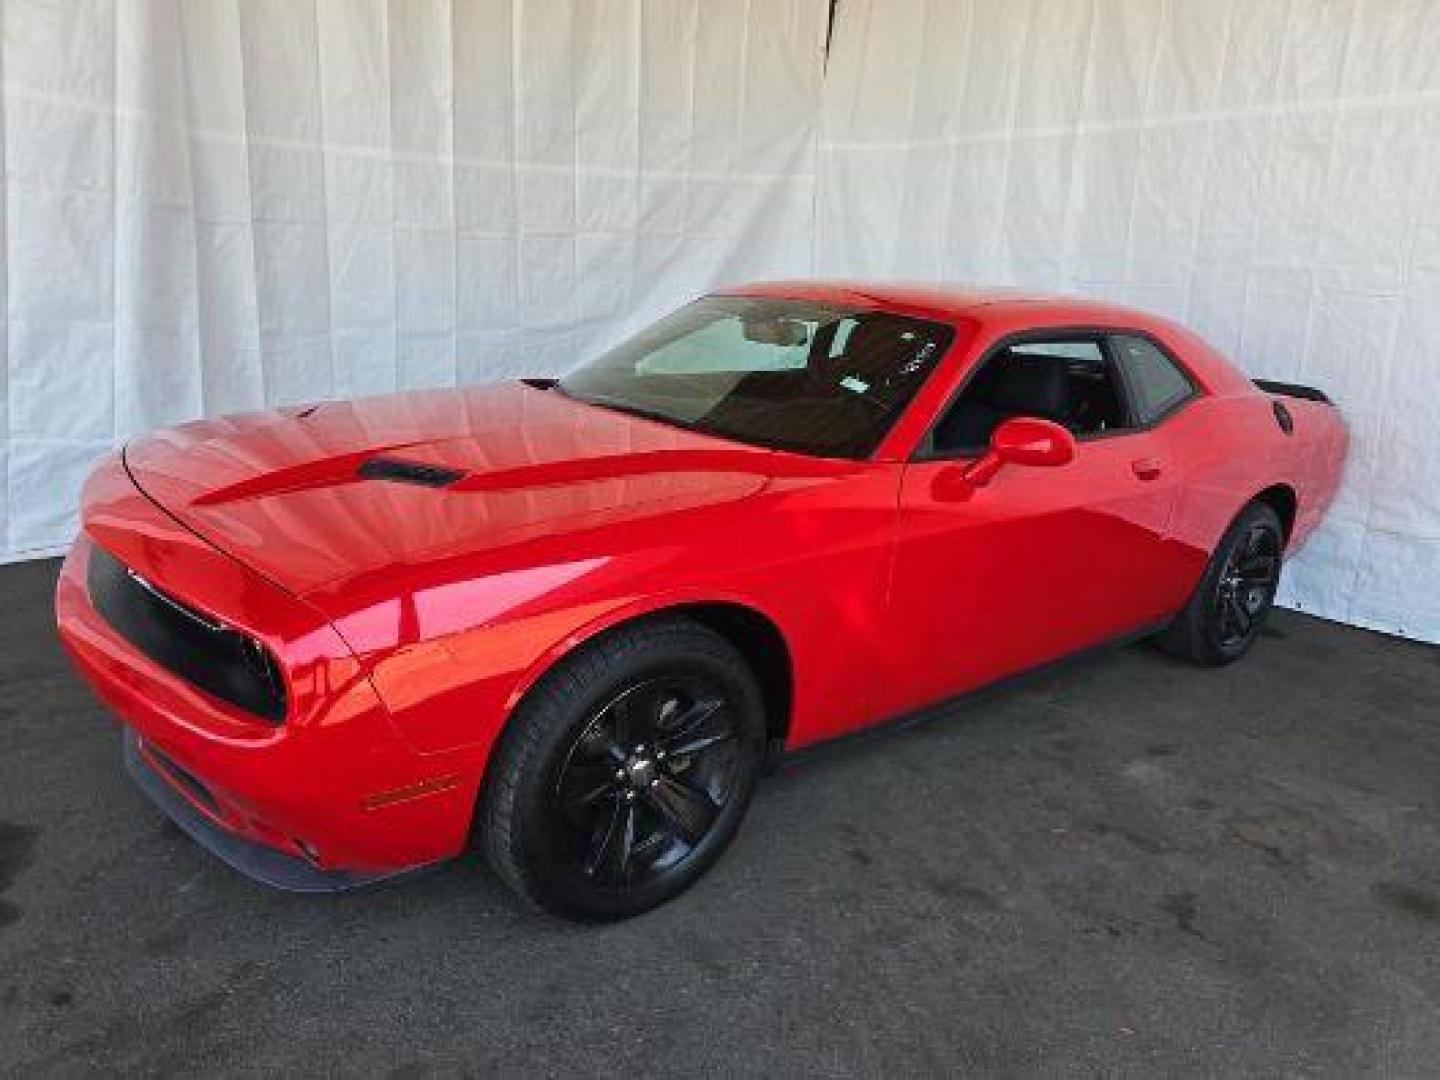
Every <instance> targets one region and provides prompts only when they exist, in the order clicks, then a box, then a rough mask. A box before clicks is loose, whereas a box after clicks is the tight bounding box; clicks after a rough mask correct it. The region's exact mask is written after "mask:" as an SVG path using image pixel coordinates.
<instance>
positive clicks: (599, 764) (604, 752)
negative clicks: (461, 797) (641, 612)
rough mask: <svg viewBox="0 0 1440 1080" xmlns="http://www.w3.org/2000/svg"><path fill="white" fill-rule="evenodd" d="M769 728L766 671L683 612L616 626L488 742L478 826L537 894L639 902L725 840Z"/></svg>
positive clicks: (627, 911) (615, 915)
mask: <svg viewBox="0 0 1440 1080" xmlns="http://www.w3.org/2000/svg"><path fill="white" fill-rule="evenodd" d="M766 738H767V720H766V711H765V702H764V698H763V696H762V695H761V692H760V687H759V684H758V683H757V682H756V679H755V676H754V673H753V672H752V671H751V669H750V666H749V665H748V664H747V663H746V661H745V659H744V658H743V657H742V656H741V655H740V653H739V652H737V651H736V648H735V647H734V646H733V645H731V644H730V642H729V641H727V640H726V639H724V638H722V637H720V636H719V635H718V634H716V633H714V632H713V631H711V630H709V629H707V628H706V627H704V626H702V625H700V624H699V623H696V622H693V621H691V620H689V619H686V618H683V617H679V616H664V617H661V616H657V617H654V618H652V619H648V620H644V621H641V622H638V623H635V624H630V625H626V626H622V627H619V628H618V629H616V630H613V631H611V632H609V633H608V634H605V635H603V636H602V637H600V638H599V639H598V640H596V641H593V642H590V643H588V644H586V645H584V646H582V647H581V648H579V649H577V650H576V651H575V652H574V653H572V654H571V655H569V656H567V657H565V658H564V659H563V660H561V661H560V662H559V663H557V664H556V665H555V666H554V668H552V669H551V670H550V671H549V672H547V673H546V675H545V676H544V677H543V678H542V679H541V680H540V681H539V682H538V683H536V685H535V687H534V688H533V689H532V690H531V691H530V692H529V693H528V694H526V695H525V697H524V698H523V699H522V701H521V703H520V705H519V706H518V707H517V708H516V710H515V712H514V714H513V715H512V716H511V718H510V720H509V722H508V723H507V724H506V727H505V731H504V732H503V733H502V736H501V738H500V741H499V742H498V744H497V745H496V748H495V750H494V752H493V753H492V755H491V763H490V767H489V770H488V773H487V775H486V777H485V782H484V786H483V788H482V791H481V796H482V798H481V804H480V806H479V808H478V809H479V812H478V814H477V815H476V832H477V839H478V840H479V841H480V842H481V843H482V845H483V847H484V850H485V852H486V855H487V856H488V858H489V861H490V865H491V866H492V867H493V868H494V869H495V871H496V872H497V873H498V874H499V876H500V878H501V879H502V880H503V881H504V882H505V883H506V884H508V885H509V886H510V887H511V888H512V889H514V890H515V892H517V893H518V894H520V896H522V897H523V898H525V899H526V900H529V901H530V902H531V903H532V904H534V905H536V906H537V907H540V908H543V909H544V910H546V911H549V912H552V913H554V914H557V915H563V916H565V917H567V918H572V919H580V920H584V921H590V922H597V921H608V920H614V919H623V918H628V917H630V916H632V915H638V914H639V913H641V912H643V911H646V910H648V909H650V908H653V907H655V906H656V905H657V904H662V903H664V902H665V901H667V900H669V899H671V898H672V897H674V896H677V895H679V894H680V893H681V892H683V891H684V890H685V889H687V888H689V887H690V886H691V885H692V884H694V883H695V881H697V880H698V879H699V878H700V876H701V875H702V874H704V873H705V871H706V870H708V869H709V868H710V866H711V865H713V864H714V862H715V860H716V859H718V858H719V857H720V855H721V854H722V853H723V852H724V850H725V848H726V847H727V846H729V844H730V842H731V840H733V839H734V837H735V834H736V832H737V831H738V830H739V828H740V822H741V820H742V819H743V818H744V816H745V810H746V808H747V806H748V805H749V802H750V797H751V795H752V794H753V793H754V790H755V783H756V781H757V779H758V777H759V774H760V766H761V762H762V760H763V757H764V747H765V741H766Z"/></svg>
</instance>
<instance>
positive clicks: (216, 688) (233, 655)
mask: <svg viewBox="0 0 1440 1080" xmlns="http://www.w3.org/2000/svg"><path fill="white" fill-rule="evenodd" d="M88 578H89V581H88V584H89V588H90V603H91V604H93V605H94V606H95V610H96V611H98V612H99V613H100V615H101V616H102V617H103V618H104V619H105V621H106V622H108V623H109V624H110V625H111V626H112V627H113V628H114V629H115V632H116V633H117V634H119V635H120V636H121V637H123V638H124V639H125V640H126V641H128V642H130V644H131V645H134V646H135V648H137V649H139V650H140V651H141V652H142V653H144V654H145V655H146V656H148V657H149V658H150V659H151V660H153V661H155V663H157V664H159V665H160V666H161V667H163V668H165V669H166V670H167V671H171V672H174V673H175V674H176V675H178V676H180V678H182V679H184V680H185V681H186V682H188V683H190V684H192V685H194V686H196V687H198V688H199V689H201V690H204V691H205V692H206V693H207V694H211V695H213V696H215V697H217V698H219V699H220V700H221V701H227V702H229V703H230V704H231V705H234V706H236V707H238V708H241V709H244V710H245V711H246V712H250V713H254V714H255V715H256V716H259V717H262V718H263V719H266V720H269V721H270V722H272V723H276V724H278V723H280V721H281V720H283V719H284V718H285V683H284V680H282V679H281V677H280V671H279V669H278V668H277V667H276V664H275V660H274V658H273V657H272V656H271V655H270V653H269V651H268V650H267V649H266V648H265V647H264V646H263V645H261V644H260V643H259V642H258V641H256V640H255V639H254V638H251V637H249V636H247V635H245V634H242V633H240V632H239V631H237V630H232V629H230V628H229V627H228V626H225V625H223V624H221V623H218V622H216V621H215V620H213V619H211V618H209V617H208V616H206V615H203V614H202V613H200V612H198V611H195V610H194V609H193V608H190V607H188V606H186V605H185V604H183V603H181V602H180V601H179V600H176V599H175V598H174V597H172V596H169V595H168V594H166V593H165V592H163V591H162V590H160V589H158V588H156V587H155V586H154V585H151V584H150V583H149V582H148V581H146V580H145V579H143V578H141V577H139V576H138V575H136V574H134V573H132V572H131V571H130V570H128V569H126V568H125V567H124V566H122V565H121V564H120V563H119V562H118V561H117V560H116V559H115V558H114V556H112V555H110V553H109V552H107V551H105V550H104V549H103V548H100V547H93V546H92V547H91V549H90V570H89V574H88Z"/></svg>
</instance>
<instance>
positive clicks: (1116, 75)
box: [816, 0, 1440, 641]
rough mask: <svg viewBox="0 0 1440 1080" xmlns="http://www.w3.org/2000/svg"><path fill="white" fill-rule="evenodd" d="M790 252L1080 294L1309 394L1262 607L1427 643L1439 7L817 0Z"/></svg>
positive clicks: (1437, 513)
mask: <svg viewBox="0 0 1440 1080" xmlns="http://www.w3.org/2000/svg"><path fill="white" fill-rule="evenodd" d="M817 174H818V175H819V177H820V181H819V184H820V191H819V210H818V215H817V247H816V265H817V267H818V268H819V269H821V270H822V271H823V272H825V273H827V274H839V273H846V274H853V275H856V276H861V277H875V278H939V279H964V280H969V281H978V282H985V283H1000V284H1017V285H1026V286H1038V287H1045V288H1049V289H1058V290H1064V291H1071V292H1080V293H1086V294H1091V295H1098V296H1101V297H1105V298H1108V299H1114V300H1119V301H1122V302H1125V303H1129V304H1133V305H1135V306H1138V307H1143V308H1147V309H1150V310H1154V311H1158V312H1160V313H1162V314H1167V315H1170V316H1173V317H1175V318H1177V319H1179V320H1180V321H1182V322H1185V323H1187V324H1189V325H1190V326H1192V327H1194V328H1195V329H1196V330H1198V331H1200V332H1201V333H1202V334H1204V335H1205V336H1207V337H1208V338H1209V339H1210V340H1211V341H1212V342H1213V343H1214V344H1215V345H1217V346H1218V347H1220V348H1221V349H1222V350H1223V351H1225V352H1226V353H1228V354H1229V355H1230V356H1232V357H1233V358H1234V359H1235V360H1237V361H1238V362H1239V364H1240V365H1241V366H1242V367H1243V368H1244V369H1245V370H1246V371H1248V372H1249V373H1250V374H1252V375H1255V376H1269V377H1271V378H1276V379H1282V380H1289V381H1295V382H1303V383H1311V384H1313V385H1315V386H1318V387H1320V388H1321V389H1323V390H1325V391H1326V392H1327V393H1329V394H1330V395H1331V396H1332V397H1334V398H1335V399H1336V400H1337V401H1338V402H1339V404H1340V407H1341V409H1342V410H1343V411H1344V413H1345V416H1346V419H1347V420H1348V421H1349V424H1350V426H1351V432H1352V436H1353V448H1352V455H1351V460H1350V466H1349V471H1348V476H1347V477H1346V482H1345V485H1344V488H1343V492H1342V494H1341V497H1340V499H1339V501H1338V503H1337V505H1336V506H1335V508H1334V510H1333V511H1332V513H1331V515H1330V518H1329V520H1328V522H1327V523H1326V524H1325V526H1324V527H1323V528H1322V529H1321V530H1320V531H1319V533H1318V534H1317V535H1316V536H1315V538H1314V539H1313V540H1312V541H1311V543H1310V545H1309V547H1308V549H1307V550H1306V551H1305V552H1304V553H1303V554H1302V555H1301V556H1300V557H1299V558H1298V559H1296V560H1295V561H1294V562H1293V564H1292V565H1290V566H1289V567H1288V568H1287V571H1286V580H1285V583H1284V587H1283V590H1282V602H1284V603H1287V604H1289V605H1292V606H1295V607H1299V608H1302V609H1304V610H1306V611H1311V612H1316V613H1319V614H1321V615H1326V616H1329V617H1332V618H1337V619H1342V620H1345V621H1348V622H1352V623H1356V624H1359V625H1361V626H1368V627H1372V628H1375V629H1380V630H1386V631H1391V632H1395V633H1400V634H1405V635H1408V636H1412V637H1417V638H1422V639H1426V640H1430V641H1440V450H1437V447H1440V439H1437V436H1440V5H1437V4H1436V3H1435V2H1434V0H1289V2H1284V3H1281V2H1274V3H1271V2H1266V0H843V3H842V4H841V7H840V18H839V20H838V22H837V25H836V34H835V40H834V43H833V46H832V53H831V56H830V63H829V69H828V75H827V83H826V92H825V126H824V133H823V136H822V143H821V151H820V160H819V163H818V166H817Z"/></svg>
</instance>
